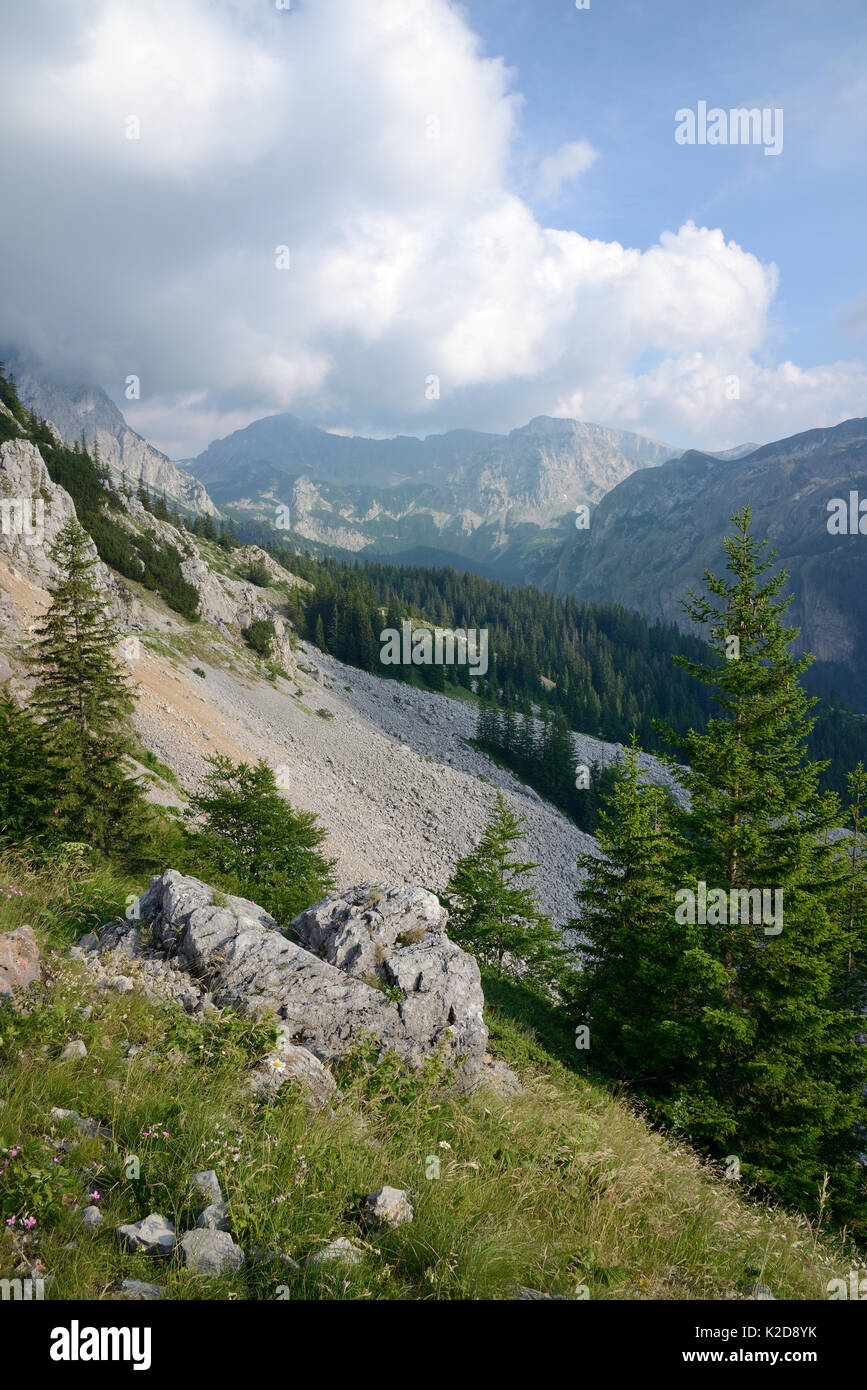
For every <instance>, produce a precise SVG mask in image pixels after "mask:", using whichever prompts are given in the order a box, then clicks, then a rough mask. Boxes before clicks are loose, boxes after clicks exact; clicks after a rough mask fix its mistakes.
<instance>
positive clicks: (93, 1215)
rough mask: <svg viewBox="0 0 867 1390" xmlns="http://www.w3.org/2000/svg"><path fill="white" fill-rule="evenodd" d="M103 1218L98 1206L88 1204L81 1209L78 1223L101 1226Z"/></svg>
mask: <svg viewBox="0 0 867 1390" xmlns="http://www.w3.org/2000/svg"><path fill="white" fill-rule="evenodd" d="M104 1219H105V1218H104V1217H103V1214H102V1212H101V1211H100V1209H99V1207H95V1206H89V1207H85V1208H84V1210H83V1211H82V1213H81V1217H80V1224H81V1225H82V1226H101V1225H102V1223H103V1221H104Z"/></svg>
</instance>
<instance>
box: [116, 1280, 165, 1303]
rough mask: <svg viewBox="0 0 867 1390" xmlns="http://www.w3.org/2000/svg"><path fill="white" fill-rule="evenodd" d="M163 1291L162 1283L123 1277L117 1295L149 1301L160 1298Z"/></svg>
mask: <svg viewBox="0 0 867 1390" xmlns="http://www.w3.org/2000/svg"><path fill="white" fill-rule="evenodd" d="M164 1293H165V1289H164V1288H163V1286H162V1284H145V1283H144V1282H143V1281H142V1280H141V1279H124V1281H123V1283H122V1284H121V1286H120V1293H119V1295H118V1297H119V1298H135V1299H139V1300H142V1301H147V1302H150V1301H153V1300H154V1299H157V1298H162V1296H163V1294H164Z"/></svg>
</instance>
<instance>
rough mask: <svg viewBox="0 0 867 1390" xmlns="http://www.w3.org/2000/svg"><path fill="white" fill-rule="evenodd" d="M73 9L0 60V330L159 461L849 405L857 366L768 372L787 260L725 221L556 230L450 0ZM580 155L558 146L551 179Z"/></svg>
mask: <svg viewBox="0 0 867 1390" xmlns="http://www.w3.org/2000/svg"><path fill="white" fill-rule="evenodd" d="M61 11H62V12H60V13H58V12H57V9H56V6H55V5H53V4H51V3H49V0H32V3H31V6H30V8H29V10H28V12H27V15H26V16H25V17H24V18H22V32H23V33H24V34H25V36H26V35H27V34H28V33H30V39H31V41H30V42H24V40H23V39H22V38H21V35H19V34H16V35H13V38H12V41H11V42H10V43H9V44H8V46H7V47H6V49H5V53H6V57H5V59H4V58H3V57H0V119H2V121H3V125H4V128H6V129H9V128H10V127H11V126H14V128H15V130H16V132H17V134H16V139H15V140H14V141H11V140H5V141H4V142H2V145H0V179H2V181H3V182H2V186H3V188H4V190H5V191H6V194H7V208H8V211H9V212H10V213H11V214H12V215H9V216H7V217H6V218H5V219H4V220H3V223H2V225H0V266H2V270H0V296H2V297H0V303H2V304H3V309H4V324H5V327H4V333H3V336H4V337H7V338H15V339H17V340H18V342H19V343H20V345H21V346H22V347H29V348H32V349H33V350H34V351H36V352H39V353H41V354H43V355H47V356H49V357H54V358H56V359H59V360H64V361H65V362H66V363H67V364H70V365H74V366H75V367H76V368H78V369H79V370H81V371H86V372H88V373H90V374H92V375H93V376H95V377H96V379H98V380H99V381H100V382H101V383H102V384H103V385H104V386H105V387H106V388H107V389H108V390H109V391H111V392H113V393H114V394H115V396H116V398H117V399H118V400H119V403H120V404H121V405H122V406H123V408H124V410H125V412H126V413H127V416H128V418H129V420H130V423H131V424H132V425H133V427H134V428H137V429H139V430H140V431H141V432H142V433H145V434H146V435H148V437H151V438H152V439H153V442H154V443H156V444H158V445H159V446H161V447H165V448H166V449H167V451H169V452H173V453H175V454H181V455H182V456H185V455H189V454H191V453H193V452H194V451H196V450H197V449H199V448H202V447H204V445H205V444H206V443H207V442H208V440H209V439H210V438H213V437H214V436H215V435H218V434H222V433H226V432H228V431H229V430H231V429H236V428H238V422H239V421H241V422H244V423H246V422H247V421H248V420H250V419H253V418H255V417H256V416H258V415H264V414H269V413H273V412H274V411H278V410H287V409H288V410H293V411H296V412H297V413H298V414H300V415H302V416H304V417H306V418H308V419H311V420H317V421H319V422H321V423H326V424H327V425H329V426H335V425H336V426H338V427H341V428H344V429H346V430H347V431H357V432H370V433H377V434H381V433H388V432H394V431H397V430H419V431H426V430H437V429H446V428H450V427H454V426H456V425H464V426H469V427H478V428H509V427H511V426H513V425H515V424H519V423H522V422H523V420H525V419H527V418H529V417H530V416H531V415H534V414H541V413H559V414H566V413H573V412H574V413H575V414H577V415H580V416H581V417H583V418H584V419H597V420H601V421H602V422H606V423H611V424H622V425H631V426H632V427H633V428H637V429H643V430H647V431H648V432H652V433H655V434H656V435H657V436H661V437H663V438H665V437H666V436H669V437H671V436H672V435H673V433H674V432H675V431H680V432H684V431H687V432H693V433H694V434H695V435H696V437H697V438H704V439H706V440H707V442H712V441H713V442H715V441H717V440H718V438H719V435H720V433H723V434H724V435H725V438H726V439H727V440H730V441H731V442H732V443H735V442H739V439H741V438H745V437H746V438H760V437H771V435H772V434H773V433H774V430H775V429H776V430H777V432H778V433H789V432H792V430H793V429H796V428H804V427H806V426H808V425H810V424H819V423H827V422H828V421H829V417H832V416H833V417H836V418H839V417H840V415H841V414H843V415H845V414H846V413H849V414H855V413H857V412H858V409H860V408H861V406H860V401H861V399H862V397H863V386H864V369H863V368H861V367H857V366H849V365H847V364H832V365H829V366H823V367H810V368H804V369H801V368H798V367H793V366H792V365H791V364H784V365H783V366H781V367H779V368H773V367H768V366H767V365H766V359H765V352H766V345H767V340H768V337H769V324H770V315H771V309H772V304H773V300H774V295H775V292H776V289H777V278H778V276H777V271H776V269H775V267H774V266H773V265H768V264H762V262H761V261H760V260H759V259H758V258H757V257H756V256H754V255H753V254H751V253H750V251H749V249H748V248H744V247H741V246H739V245H737V244H736V243H735V242H733V241H731V240H727V239H726V237H725V236H724V234H723V232H722V231H721V230H719V229H713V228H705V227H699V226H696V225H694V224H693V223H691V222H687V223H686V224H685V225H684V226H682V227H680V228H679V229H678V230H676V231H663V232H662V233H661V235H660V237H659V240H658V242H657V243H656V244H654V245H651V246H649V247H647V248H645V249H639V248H629V247H625V246H622V245H620V244H619V243H617V242H603V241H600V240H594V239H590V238H587V237H585V236H583V235H581V233H580V232H579V231H570V230H562V229H560V230H555V229H551V228H546V227H545V226H544V225H542V224H541V223H540V222H539V220H538V219H537V218H536V216H535V215H534V213H533V211H532V210H531V208H530V207H529V206H528V205H527V203H526V202H525V201H524V200H522V199H521V198H520V197H519V196H517V194H516V193H515V191H514V189H513V187H512V184H511V181H510V160H511V155H512V150H513V144H514V139H515V135H516V132H517V124H518V121H519V119H520V116H521V99H520V97H519V95H518V94H517V93H516V92H515V91H514V89H513V75H512V74H511V73H510V72H509V70H508V69H507V68H506V67H505V66H504V64H503V63H502V62H501V61H500V60H499V59H497V58H490V57H486V56H484V55H483V53H482V49H481V45H480V43H479V41H478V40H477V38H476V37H475V36H474V34H473V33H472V32H471V30H470V29H469V27H468V23H467V19H466V16H465V14H464V12H463V10H462V9H460V8H459V7H457V6H456V5H453V4H451V3H449V2H448V0H317V3H316V4H315V5H310V6H309V7H305V6H301V7H296V8H294V9H292V10H290V11H278V10H277V9H276V7H271V6H268V5H267V4H264V3H260V2H259V0H222V2H221V3H208V0H174V3H171V4H169V3H168V0H152V3H149V4H147V5H141V4H135V3H133V2H132V0H68V3H67V4H65V5H64V6H63V7H61ZM40 20H42V21H43V22H44V25H45V29H44V33H45V39H44V42H42V43H41V46H40V45H39V44H37V45H34V43H33V42H32V38H33V35H32V33H31V32H30V30H31V29H33V28H36V27H38V21H40ZM28 26H29V28H28ZM34 54H35V56H34ZM130 114H136V115H138V116H139V117H140V119H141V138H140V139H139V140H138V141H130V140H127V139H126V138H125V135H124V119H125V117H126V116H127V115H130ZM595 153H596V152H595V151H594V150H593V149H592V148H591V147H590V146H589V145H588V144H587V142H586V141H583V140H576V141H574V142H571V143H570V144H568V145H565V146H563V147H562V148H561V149H560V150H558V151H557V152H556V153H555V154H553V155H551V156H550V157H549V158H548V159H546V160H543V161H542V164H541V166H540V168H539V175H538V177H539V185H540V187H543V188H546V189H547V190H548V194H547V196H549V197H556V194H557V191H558V189H560V188H562V186H563V185H564V183H565V181H566V180H567V179H569V178H574V177H577V176H579V174H580V173H581V172H583V171H584V170H586V169H587V168H589V167H590V163H592V160H593V158H594V157H595ZM280 245H287V246H289V248H290V252H291V268H290V269H288V270H285V269H284V270H281V269H278V268H277V267H276V264H275V253H276V248H277V247H278V246H280ZM648 362H650V365H649V366H648ZM131 372H134V373H136V374H137V375H139V376H140V378H141V381H142V391H143V397H142V401H141V403H140V404H138V405H137V406H134V407H133V406H132V405H131V403H128V402H125V401H123V400H122V399H121V397H120V394H119V391H120V388H121V386H122V383H123V380H124V378H125V377H126V376H127V375H128V374H129V373H131ZM732 373H735V374H737V375H738V376H739V377H740V379H741V381H742V383H743V386H742V390H741V395H740V398H739V400H738V401H736V402H732V401H729V400H727V399H726V398H725V396H724V395H722V398H721V394H720V383H724V382H725V380H726V378H727V377H728V376H729V375H731V374H732ZM431 374H436V375H438V376H439V377H440V382H441V395H440V399H439V400H436V401H429V400H427V399H426V395H425V382H426V379H427V378H428V376H429V375H431ZM808 413H809V415H808ZM807 416H808V418H805V417H807ZM778 427H779V428H778Z"/></svg>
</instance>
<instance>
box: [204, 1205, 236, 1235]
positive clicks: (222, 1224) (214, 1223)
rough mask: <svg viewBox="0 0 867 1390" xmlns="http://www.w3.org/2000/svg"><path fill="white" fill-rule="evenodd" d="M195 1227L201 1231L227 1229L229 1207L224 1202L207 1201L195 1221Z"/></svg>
mask: <svg viewBox="0 0 867 1390" xmlns="http://www.w3.org/2000/svg"><path fill="white" fill-rule="evenodd" d="M196 1229H197V1230H203V1231H228V1229H229V1208H228V1207H227V1206H226V1203H225V1202H209V1203H208V1205H207V1206H206V1207H205V1210H204V1211H203V1212H202V1214H201V1216H200V1217H199V1219H198V1221H197V1222H196Z"/></svg>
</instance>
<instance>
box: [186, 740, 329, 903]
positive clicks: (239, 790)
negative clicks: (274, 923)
mask: <svg viewBox="0 0 867 1390" xmlns="http://www.w3.org/2000/svg"><path fill="white" fill-rule="evenodd" d="M206 761H207V762H208V764H209V765H210V769H211V770H210V772H209V773H208V774H207V775H206V777H205V779H204V781H205V789H204V790H203V791H201V792H198V793H196V794H195V795H194V796H192V797H191V798H190V811H191V813H192V815H193V816H195V817H197V818H198V819H197V823H196V824H195V825H194V826H193V827H192V828H191V831H190V838H191V846H192V849H193V851H194V859H195V860H196V862H198V863H199V869H201V866H202V864H201V861H202V860H204V862H205V863H206V864H210V865H212V866H213V869H214V871H215V872H216V873H217V874H218V875H219V876H220V877H221V879H222V880H223V882H224V883H225V884H226V886H227V887H228V888H229V889H230V891H233V892H237V893H242V894H243V895H244V896H246V897H250V898H253V899H254V900H255V901H256V902H258V903H260V904H261V905H262V906H263V907H266V908H267V909H268V910H269V911H270V912H272V913H273V914H274V915H275V916H276V917H278V919H280V920H281V921H283V922H284V923H286V922H288V921H289V920H291V918H292V917H295V916H296V915H297V914H298V913H299V912H301V911H302V910H303V909H304V908H305V907H309V906H310V904H311V903H312V902H317V901H318V900H319V899H320V898H323V897H324V896H325V895H326V894H327V893H328V891H329V890H330V889H331V888H332V887H333V884H334V875H333V869H334V860H333V859H329V858H328V857H327V856H326V855H324V854H322V853H321V851H320V846H321V844H322V842H323V841H324V840H325V839H326V837H327V832H326V830H325V829H324V828H323V827H322V826H320V825H319V824H318V822H317V819H316V816H315V815H314V814H313V812H312V811H296V810H294V808H293V807H292V806H290V804H289V802H288V801H287V800H286V798H285V797H284V796H282V795H281V794H280V791H279V790H278V788H277V782H276V779H275V777H274V773H273V772H272V770H271V768H270V767H268V766H267V764H266V763H263V762H258V763H256V764H255V765H252V766H251V765H250V764H248V763H238V764H234V763H233V762H232V760H231V758H227V757H226V756H225V755H223V754H214V755H213V756H212V757H210V758H208V759H206Z"/></svg>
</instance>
